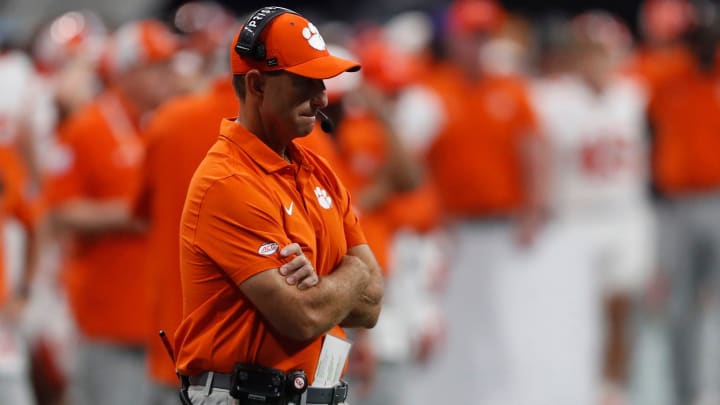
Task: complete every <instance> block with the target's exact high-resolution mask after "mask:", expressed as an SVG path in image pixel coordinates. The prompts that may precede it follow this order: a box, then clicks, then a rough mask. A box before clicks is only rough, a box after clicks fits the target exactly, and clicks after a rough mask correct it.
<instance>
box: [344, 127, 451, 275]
mask: <svg viewBox="0 0 720 405" xmlns="http://www.w3.org/2000/svg"><path fill="white" fill-rule="evenodd" d="M386 131H387V130H386V128H385V127H384V126H383V125H382V124H381V123H380V122H379V121H378V119H377V118H376V117H374V116H373V115H371V114H369V113H358V114H352V115H348V116H346V117H344V118H343V121H342V122H341V123H340V125H338V128H337V142H338V145H339V149H340V153H341V155H342V157H343V158H344V159H343V160H344V161H345V162H347V166H348V171H349V175H348V180H347V181H346V182H345V183H346V184H348V186H349V187H350V188H351V191H352V193H353V195H355V196H356V197H357V196H359V195H361V194H362V193H363V191H364V190H365V188H366V187H368V186H370V185H371V184H372V182H373V181H374V180H375V179H376V177H377V176H378V174H379V172H380V171H381V170H383V167H384V165H385V164H386V161H387V159H389V158H390V157H389V153H390V151H389V145H388V139H387V137H388V136H389V134H387V133H386ZM438 217H439V206H438V201H437V198H436V195H435V194H434V192H433V191H432V188H431V187H430V186H429V184H424V185H422V186H421V187H419V188H418V189H417V190H413V191H411V192H407V193H394V194H392V195H390V196H388V198H387V199H386V200H385V201H383V203H382V204H381V205H380V206H379V207H377V208H376V209H373V210H372V211H369V212H361V218H362V225H363V230H364V232H365V236H366V237H367V239H368V244H369V245H370V247H371V248H372V250H373V252H374V253H375V257H376V258H377V260H378V263H379V264H380V266H381V268H382V269H383V270H384V271H385V273H386V274H387V273H389V272H391V271H392V269H391V268H390V245H391V243H392V238H393V235H394V233H395V231H396V230H398V229H399V228H401V227H405V228H411V229H414V230H417V231H427V230H429V229H430V228H432V226H433V224H435V223H436V222H437V219H438Z"/></svg>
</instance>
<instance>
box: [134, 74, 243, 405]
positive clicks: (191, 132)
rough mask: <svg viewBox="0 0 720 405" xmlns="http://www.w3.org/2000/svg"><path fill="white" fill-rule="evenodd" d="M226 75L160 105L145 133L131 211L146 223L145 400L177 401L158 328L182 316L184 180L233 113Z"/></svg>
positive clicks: (169, 329) (156, 404)
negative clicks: (205, 87) (139, 180)
mask: <svg viewBox="0 0 720 405" xmlns="http://www.w3.org/2000/svg"><path fill="white" fill-rule="evenodd" d="M237 104H238V103H237V98H236V97H235V93H234V92H233V89H232V86H231V85H230V81H229V80H228V78H226V77H224V76H223V77H222V78H216V81H215V82H214V83H213V84H212V85H211V88H210V89H208V90H206V91H204V92H203V93H201V94H192V95H184V96H180V97H176V98H174V99H172V100H170V101H169V102H167V103H165V104H163V105H162V106H161V107H160V108H159V109H158V110H157V112H156V113H155V114H154V115H153V118H152V120H151V121H150V123H149V124H148V127H147V129H146V130H145V131H144V138H145V144H146V153H145V162H144V170H143V181H142V186H141V188H140V192H139V194H138V197H137V199H136V207H135V210H136V215H138V216H139V217H142V218H145V219H147V220H148V222H149V224H148V225H149V229H148V240H147V249H148V254H147V255H145V271H146V276H147V280H148V283H147V287H146V291H147V292H148V293H149V295H148V299H149V300H148V304H149V305H150V311H149V317H150V323H149V328H148V329H147V332H148V333H147V339H148V345H147V360H148V373H149V376H150V379H151V381H152V383H153V384H152V386H151V389H150V404H153V405H160V404H171V403H172V404H174V403H177V400H178V398H177V396H178V394H177V382H178V380H177V376H176V375H175V372H174V365H173V364H172V361H171V360H170V358H169V357H168V354H167V351H166V350H165V347H163V344H162V342H161V341H160V339H159V338H158V331H159V330H161V329H162V330H165V332H166V333H167V334H168V336H172V335H173V334H174V333H175V328H176V327H177V325H179V324H180V320H181V316H182V298H181V294H180V260H179V250H180V246H179V244H178V233H179V229H180V214H181V213H182V209H183V203H184V201H185V195H186V193H187V189H188V184H190V178H191V177H192V175H193V173H194V172H195V169H196V168H197V166H198V164H199V163H200V161H201V160H202V159H203V157H204V156H205V154H206V153H207V151H208V149H210V146H212V144H213V143H214V142H215V140H216V139H217V137H218V127H219V122H220V120H221V119H222V118H223V117H231V116H233V115H234V114H236V113H237V111H238V106H237Z"/></svg>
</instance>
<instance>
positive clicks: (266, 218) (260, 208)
mask: <svg viewBox="0 0 720 405" xmlns="http://www.w3.org/2000/svg"><path fill="white" fill-rule="evenodd" d="M220 134H221V136H220V139H219V140H218V141H217V142H216V143H215V145H213V147H212V148H211V149H210V152H208V155H207V156H206V158H205V159H204V160H203V162H202V163H201V164H200V166H199V167H198V170H197V171H196V172H195V175H194V176H193V179H192V181H191V183H190V189H189V190H188V197H187V199H186V202H185V208H184V209H183V215H182V221H181V224H180V241H181V245H180V271H181V278H182V286H183V321H182V323H181V324H180V326H179V327H178V329H177V332H176V333H175V347H176V349H177V367H178V370H179V371H180V372H181V373H183V374H187V375H195V374H198V373H201V372H204V371H217V372H224V373H227V372H230V371H232V368H233V366H234V365H235V364H236V363H252V364H257V365H261V366H266V367H274V368H277V369H281V370H291V369H302V370H304V371H305V372H306V374H307V375H308V377H309V379H310V380H312V378H313V377H314V375H315V369H316V367H317V361H318V356H319V354H320V349H321V346H322V341H323V339H322V337H318V338H316V339H313V340H311V341H305V342H299V341H294V340H291V339H288V338H286V337H283V336H282V335H280V334H278V333H277V332H275V331H274V330H273V329H272V328H271V327H270V326H269V325H268V324H267V323H266V321H265V320H264V319H263V317H262V315H261V314H260V313H259V312H258V311H257V309H256V308H255V307H254V306H253V304H252V303H251V302H249V301H248V300H247V298H246V297H245V296H243V294H242V293H241V292H240V289H239V288H238V285H240V284H242V283H243V282H244V281H245V280H247V279H248V278H249V277H252V276H253V275H255V274H258V273H260V272H263V271H266V270H269V269H275V268H278V267H280V266H281V265H282V264H283V262H284V260H283V259H281V258H280V256H279V248H281V247H283V246H285V245H287V244H289V243H291V242H296V243H299V244H300V246H302V248H303V252H304V254H305V255H306V256H307V258H308V259H309V260H310V261H311V263H313V265H314V267H315V270H316V271H317V273H318V274H319V275H320V276H325V275H328V274H329V273H331V272H332V271H333V270H334V269H335V268H336V266H337V265H338V264H339V263H340V261H341V259H342V257H343V255H345V253H346V252H347V250H348V248H350V247H352V246H356V245H359V244H363V243H365V238H364V236H363V233H362V231H361V229H360V224H359V222H358V219H357V217H356V216H355V214H354V213H353V210H352V207H351V204H350V197H349V195H348V192H347V191H346V190H345V188H344V186H343V185H342V183H341V182H340V180H339V179H338V178H337V176H336V175H335V174H334V173H333V171H332V169H331V168H330V167H329V166H328V164H327V163H326V161H325V160H324V159H322V158H320V157H318V155H316V154H315V153H314V152H312V151H310V150H308V149H306V148H304V147H302V146H297V145H296V144H292V145H290V146H289V147H288V152H289V153H290V156H291V158H292V160H293V162H296V163H294V164H289V163H287V162H285V160H283V159H282V158H280V156H278V155H277V154H276V153H275V152H274V151H272V150H271V149H270V148H269V147H268V146H266V145H265V144H264V143H262V142H261V141H260V140H259V139H258V138H257V137H256V136H255V135H253V134H252V133H250V132H248V131H247V130H246V129H245V128H244V127H243V126H241V125H239V124H237V123H235V122H233V121H229V120H224V121H223V122H222V125H221V128H220ZM274 244H277V247H275V245H274ZM285 261H287V260H285ZM332 332H333V334H339V335H340V336H344V334H343V332H342V329H341V328H340V327H336V328H335V329H333V331H332Z"/></svg>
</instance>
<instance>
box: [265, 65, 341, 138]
mask: <svg viewBox="0 0 720 405" xmlns="http://www.w3.org/2000/svg"><path fill="white" fill-rule="evenodd" d="M263 76H264V78H265V90H264V93H263V94H264V95H263V100H262V104H261V106H260V109H261V114H262V116H263V121H264V122H265V125H266V126H267V129H268V130H270V131H271V132H272V133H274V134H278V135H283V136H287V137H288V138H289V139H292V138H296V137H300V136H305V135H308V134H310V132H312V130H313V127H314V126H315V120H316V116H315V114H317V111H318V109H320V108H324V107H325V106H327V103H328V101H327V92H326V91H325V85H324V84H323V81H322V80H320V79H309V78H306V77H302V76H298V75H295V74H292V73H288V72H279V73H271V74H264V75H263Z"/></svg>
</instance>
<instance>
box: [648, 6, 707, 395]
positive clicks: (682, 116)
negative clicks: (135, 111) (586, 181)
mask: <svg viewBox="0 0 720 405" xmlns="http://www.w3.org/2000/svg"><path fill="white" fill-rule="evenodd" d="M695 7H697V12H696V13H697V15H698V16H700V18H699V19H698V21H697V23H696V25H695V26H694V27H692V28H691V30H690V32H689V33H688V36H687V41H688V49H690V51H691V52H692V56H693V58H692V69H691V70H690V71H689V72H688V74H686V75H685V76H683V77H682V78H681V79H682V80H680V79H678V80H675V81H673V82H671V83H668V84H667V86H666V87H665V88H663V89H662V90H661V91H659V92H658V93H657V95H656V97H655V98H654V100H653V104H652V105H651V109H650V117H651V122H652V127H653V129H654V134H653V135H654V136H653V145H652V147H653V148H652V152H653V155H652V157H653V162H652V163H653V177H654V181H655V184H656V186H657V189H658V191H659V192H660V194H661V195H662V196H663V197H664V198H663V199H662V200H660V201H659V202H658V204H657V209H658V216H659V225H660V228H659V229H660V232H659V252H660V257H659V260H660V265H661V270H663V271H664V272H665V275H666V276H667V277H668V279H669V280H670V286H671V288H670V297H669V299H670V303H669V307H670V308H671V311H670V322H671V336H672V355H673V359H672V360H673V363H672V366H673V367H672V372H673V376H674V378H675V381H676V385H675V389H676V396H677V398H676V401H677V402H676V403H682V404H712V403H717V402H718V398H720V361H719V360H718V359H720V349H719V348H718V345H717V343H718V342H719V341H720V322H718V320H720V256H718V254H719V253H720V221H719V219H720V216H718V211H719V210H720V164H718V158H717V150H718V148H720V138H718V133H720V87H718V83H720V52H718V50H719V49H720V7H718V5H717V4H715V3H711V2H707V3H700V2H698V3H696V4H695Z"/></svg>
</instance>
